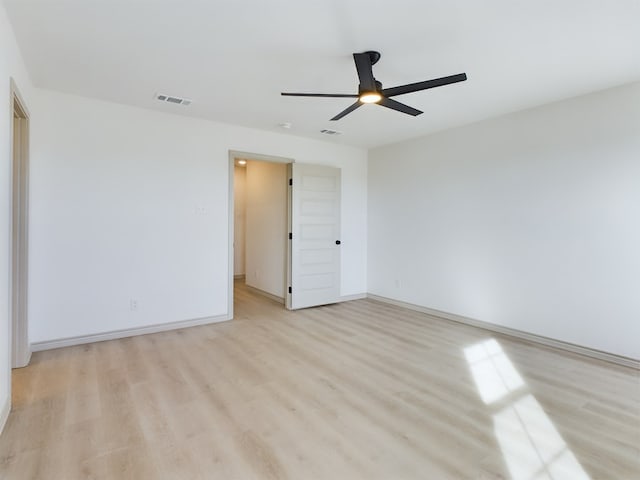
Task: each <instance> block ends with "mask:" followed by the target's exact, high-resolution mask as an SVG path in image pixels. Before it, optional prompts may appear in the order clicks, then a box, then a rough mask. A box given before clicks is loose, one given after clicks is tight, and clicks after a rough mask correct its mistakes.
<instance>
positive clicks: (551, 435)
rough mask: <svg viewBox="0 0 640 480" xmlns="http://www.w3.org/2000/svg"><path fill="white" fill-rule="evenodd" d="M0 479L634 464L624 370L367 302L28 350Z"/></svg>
mask: <svg viewBox="0 0 640 480" xmlns="http://www.w3.org/2000/svg"><path fill="white" fill-rule="evenodd" d="M13 405H14V408H13V410H12V412H11V414H10V416H9V420H8V422H7V425H6V427H5V429H4V432H3V433H2V435H0V479H2V480H31V479H34V480H35V479H46V480H58V479H59V480H76V479H78V480H80V479H82V480H85V479H105V480H106V479H118V480H120V479H128V478H131V479H133V478H135V479H153V480H156V479H157V480H165V479H166V480H169V479H190V480H191V479H194V480H197V479H203V480H204V479H214V478H221V479H238V480H251V479H274V480H276V479H277V480H284V479H292V480H294V479H295V480H306V479H310V480H312V479H327V480H328V479H331V480H342V479H345V480H352V479H367V480H371V479H380V480H383V479H394V480H403V479H407V480H409V479H425V478H429V479H438V480H440V479H444V480H446V479H508V478H513V479H518V480H519V479H520V478H522V479H525V478H526V479H533V478H536V479H559V478H561V479H565V478H567V479H576V480H584V479H594V480H595V479H616V480H627V479H628V480H632V479H634V480H635V479H637V478H640V450H639V448H640V376H639V372H638V371H637V370H633V369H629V368H625V367H621V366H616V365H612V364H608V363H605V362H600V361H597V360H594V359H591V358H585V357H581V356H579V355H575V354H571V353H567V352H562V351H558V350H555V349H552V348H547V347H542V346H538V345H534V344H530V343H527V342H524V341H521V340H517V339H512V338H509V337H506V336H504V335H499V334H495V333H492V332H487V331H484V330H481V329H478V328H475V327H470V326H468V325H462V324H457V323H454V322H449V321H444V320H442V319H438V318H436V317H432V316H429V315H425V314H421V313H418V312H414V311H409V310H405V309H402V308H398V307H395V306H391V305H387V304H381V303H378V302H374V301H370V300H357V301H352V302H347V303H343V304H336V305H328V306H323V307H318V308H313V309H307V310H302V311H296V312H289V311H286V310H284V309H283V307H282V305H281V304H278V303H276V302H274V301H272V300H269V299H267V298H265V297H262V296H260V295H258V294H256V293H255V292H252V291H250V290H249V289H246V288H243V286H242V285H241V284H237V288H236V303H235V320H234V321H231V322H226V323H222V324H214V325H208V326H201V327H194V328H189V329H182V330H177V331H172V332H162V333H157V334H153V335H145V336H140V337H133V338H127V339H121V340H113V341H107V342H101V343H96V344H90V345H81V346H75V347H68V348H63V349H58V350H51V351H46V352H38V353H36V354H34V356H33V360H32V364H31V365H30V366H28V367H26V368H23V369H20V370H16V371H14V375H13Z"/></svg>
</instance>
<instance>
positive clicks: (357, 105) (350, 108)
mask: <svg viewBox="0 0 640 480" xmlns="http://www.w3.org/2000/svg"><path fill="white" fill-rule="evenodd" d="M361 105H362V103H360V102H356V103H354V104H353V105H350V106H349V107H347V108H345V109H344V110H343V111H341V112H340V113H339V114H337V115H336V116H335V117H333V118H332V119H331V120H340V119H341V118H342V117H344V116H345V115H348V114H350V113H351V112H353V111H354V110H355V109H356V108H358V107H359V106H361Z"/></svg>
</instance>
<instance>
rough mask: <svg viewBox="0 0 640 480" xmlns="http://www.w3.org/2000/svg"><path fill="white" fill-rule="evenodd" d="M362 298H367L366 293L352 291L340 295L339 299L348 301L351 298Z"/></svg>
mask: <svg viewBox="0 0 640 480" xmlns="http://www.w3.org/2000/svg"><path fill="white" fill-rule="evenodd" d="M363 298H367V294H366V293H354V294H352V295H342V296H341V297H340V300H339V301H340V302H350V301H351V300H362V299H363Z"/></svg>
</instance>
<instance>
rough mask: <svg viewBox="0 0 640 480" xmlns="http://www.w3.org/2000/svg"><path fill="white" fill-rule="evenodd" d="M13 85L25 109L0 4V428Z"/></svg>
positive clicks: (6, 348)
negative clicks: (13, 81) (11, 89)
mask: <svg viewBox="0 0 640 480" xmlns="http://www.w3.org/2000/svg"><path fill="white" fill-rule="evenodd" d="M11 78H13V79H14V80H15V82H16V85H17V87H18V89H19V90H20V93H21V94H22V97H23V99H24V101H25V102H26V104H27V105H26V106H27V109H30V107H31V88H32V87H31V81H30V79H29V76H28V74H27V71H26V69H25V67H24V64H23V62H22V58H21V56H20V52H19V50H18V47H17V45H16V41H15V37H14V34H13V29H12V28H11V25H10V24H9V21H8V19H7V15H6V11H5V9H4V5H2V3H0V192H2V193H1V194H0V232H1V233H0V429H2V426H3V422H4V418H3V415H4V414H5V413H7V412H8V410H7V409H8V407H9V401H10V398H11V335H10V329H11V325H10V318H9V306H10V297H9V278H10V268H9V266H10V258H11V244H10V238H11V237H10V235H11V164H12V160H11V145H12V137H11V123H12V121H13V112H12V111H11V106H10V105H11V103H10V95H9V90H10V86H9V85H10V79H11Z"/></svg>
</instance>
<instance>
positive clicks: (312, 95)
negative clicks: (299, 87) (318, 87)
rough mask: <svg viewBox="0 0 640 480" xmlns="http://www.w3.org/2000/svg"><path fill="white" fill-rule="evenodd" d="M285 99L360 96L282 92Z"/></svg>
mask: <svg viewBox="0 0 640 480" xmlns="http://www.w3.org/2000/svg"><path fill="white" fill-rule="evenodd" d="M280 95H282V96H283V97H330V98H358V95H352V94H350V93H287V92H282V93H281V94H280Z"/></svg>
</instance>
